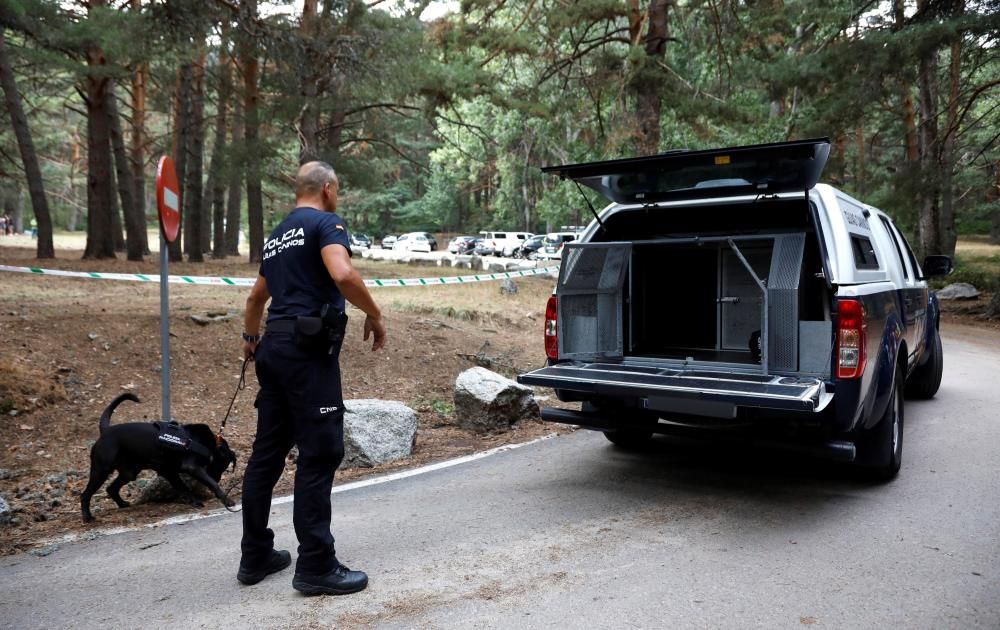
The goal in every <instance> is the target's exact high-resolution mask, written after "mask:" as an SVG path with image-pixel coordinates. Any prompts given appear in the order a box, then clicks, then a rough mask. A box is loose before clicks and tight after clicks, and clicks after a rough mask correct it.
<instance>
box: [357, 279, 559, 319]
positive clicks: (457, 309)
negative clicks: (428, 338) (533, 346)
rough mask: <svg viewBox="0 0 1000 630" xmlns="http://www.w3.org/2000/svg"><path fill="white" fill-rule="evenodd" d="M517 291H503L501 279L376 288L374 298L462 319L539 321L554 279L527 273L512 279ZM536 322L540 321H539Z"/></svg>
mask: <svg viewBox="0 0 1000 630" xmlns="http://www.w3.org/2000/svg"><path fill="white" fill-rule="evenodd" d="M514 282H515V283H516V284H517V288H518V292H517V294H516V295H502V294H501V293H500V282H498V281H493V282H479V283H476V284H462V285H447V286H435V287H415V288H391V289H389V288H386V289H380V290H377V291H378V292H377V293H375V298H376V299H377V300H378V301H379V302H380V303H382V304H385V305H386V306H387V307H388V308H389V309H391V310H397V311H406V312H411V313H420V314H426V315H435V316H438V317H446V318H451V319H458V320H463V321H471V322H478V323H481V324H485V323H489V322H504V323H514V324H517V325H520V324H521V323H522V322H527V323H528V324H529V325H530V323H531V321H532V320H534V321H541V317H542V316H543V315H544V312H545V302H546V300H548V297H549V295H551V293H552V288H553V287H554V286H555V281H554V280H552V279H550V278H541V277H529V278H518V279H516V280H514ZM538 325H539V326H540V325H541V324H538Z"/></svg>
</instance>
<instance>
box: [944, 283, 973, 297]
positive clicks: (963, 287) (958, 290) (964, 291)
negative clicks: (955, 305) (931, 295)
mask: <svg viewBox="0 0 1000 630" xmlns="http://www.w3.org/2000/svg"><path fill="white" fill-rule="evenodd" d="M935 294H936V295H937V297H938V299H939V300H974V299H976V298H978V297H979V291H977V290H976V287H974V286H972V285H971V284H969V283H968V282H956V283H954V284H949V285H948V286H946V287H945V288H943V289H941V290H940V291H935Z"/></svg>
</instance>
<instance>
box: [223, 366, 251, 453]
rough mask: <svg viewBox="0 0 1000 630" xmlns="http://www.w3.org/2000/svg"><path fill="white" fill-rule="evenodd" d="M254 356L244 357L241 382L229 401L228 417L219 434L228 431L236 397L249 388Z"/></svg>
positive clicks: (224, 419) (224, 420)
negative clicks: (248, 380)
mask: <svg viewBox="0 0 1000 630" xmlns="http://www.w3.org/2000/svg"><path fill="white" fill-rule="evenodd" d="M252 358H253V355H252V354H251V355H250V356H248V357H247V358H245V359H243V369H241V370H240V382H239V383H237V384H236V391H235V392H233V399H232V400H230V401H229V409H227V410H226V417H225V418H223V419H222V426H221V427H219V435H220V436H221V435H222V434H223V433H224V432H225V431H226V421H227V420H229V414H231V413H232V412H233V405H234V404H235V403H236V397H237V396H239V394H240V392H241V391H243V390H244V389H246V388H247V365H249V364H250V359H252Z"/></svg>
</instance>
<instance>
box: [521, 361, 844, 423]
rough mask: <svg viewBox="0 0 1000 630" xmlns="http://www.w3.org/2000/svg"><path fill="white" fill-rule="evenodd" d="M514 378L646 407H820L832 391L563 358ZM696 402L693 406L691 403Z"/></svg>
mask: <svg viewBox="0 0 1000 630" xmlns="http://www.w3.org/2000/svg"><path fill="white" fill-rule="evenodd" d="M517 380H518V382H520V383H522V384H524V385H536V386H540V387H551V388H553V389H563V390H570V391H577V392H585V393H590V394H595V395H598V396H615V397H621V396H629V397H637V398H640V399H643V400H644V402H645V404H646V405H647V406H648V407H649V408H650V409H663V410H670V409H673V408H674V407H675V403H678V402H681V401H702V402H704V403H708V404H713V403H718V404H720V405H731V406H733V407H734V408H735V407H763V408H768V409H786V410H793V411H812V412H817V411H822V410H823V409H824V408H825V407H826V405H827V404H829V402H830V400H832V398H833V394H830V393H827V392H826V388H825V386H824V383H823V381H822V379H819V378H813V377H799V376H774V375H770V376H765V375H761V374H742V373H729V372H726V373H722V372H711V371H706V370H695V369H684V368H682V369H675V368H661V367H654V366H648V365H629V364H627V363H582V362H573V363H562V364H557V365H552V366H549V367H544V368H541V369H538V370H534V371H533V372H528V373H526V374H522V375H521V376H519V377H518V379H517ZM696 406H697V405H696Z"/></svg>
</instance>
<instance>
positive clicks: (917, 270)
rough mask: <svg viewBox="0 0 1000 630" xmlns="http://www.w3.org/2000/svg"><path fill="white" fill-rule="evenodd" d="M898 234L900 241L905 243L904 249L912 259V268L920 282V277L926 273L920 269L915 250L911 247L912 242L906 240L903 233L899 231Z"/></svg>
mask: <svg viewBox="0 0 1000 630" xmlns="http://www.w3.org/2000/svg"><path fill="white" fill-rule="evenodd" d="M896 234H898V235H899V240H901V241H902V242H903V249H905V250H906V255H907V257H909V259H910V266H911V267H913V275H915V276H916V277H917V280H920V276H922V275H924V272H923V270H921V269H920V265H918V264H917V258H916V256H914V255H913V249H912V248H911V247H910V242H909V241H908V240H906V237H905V236H903V233H902V232H900V231H899V230H897V231H896Z"/></svg>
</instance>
